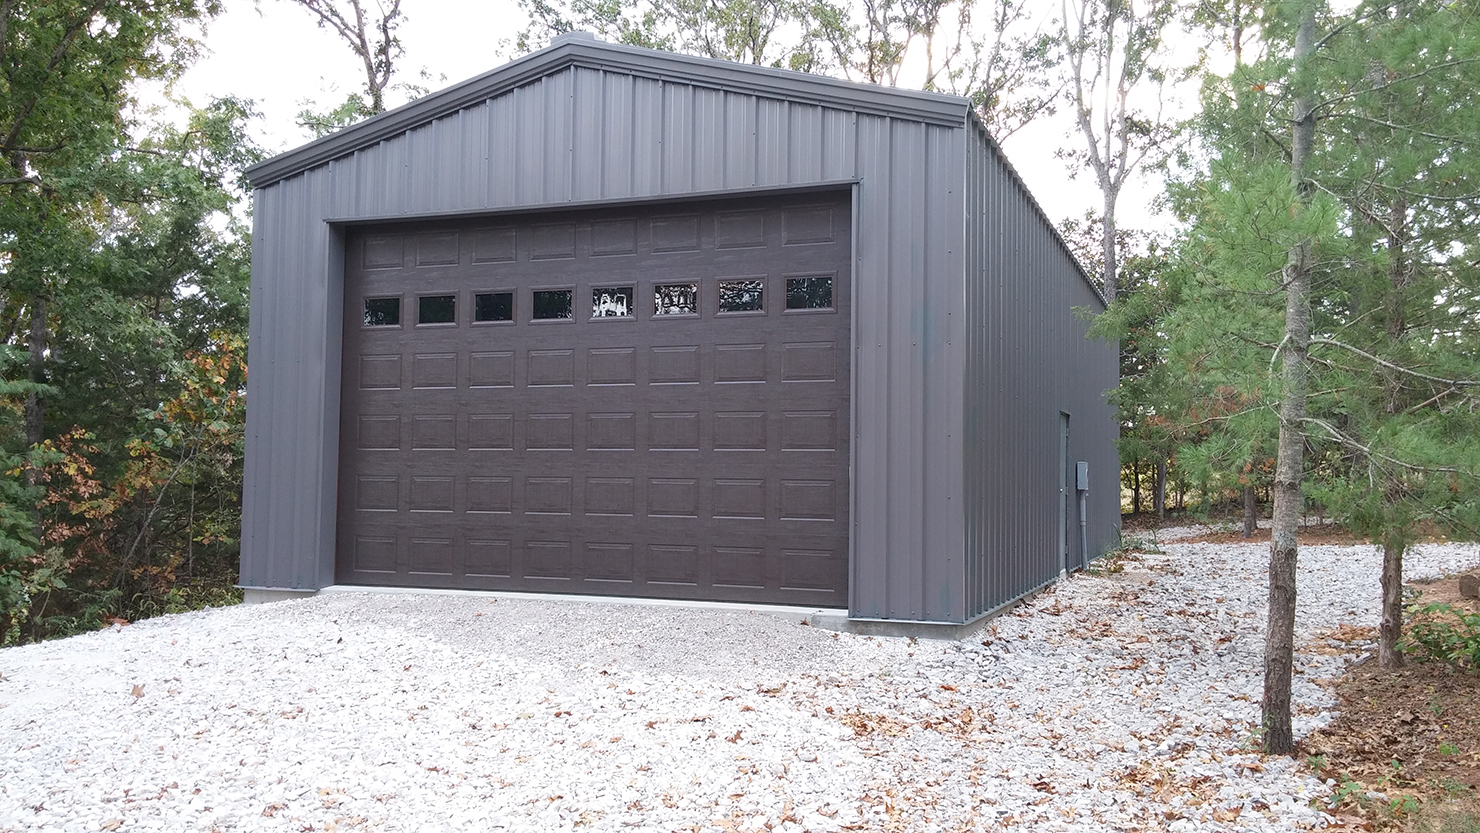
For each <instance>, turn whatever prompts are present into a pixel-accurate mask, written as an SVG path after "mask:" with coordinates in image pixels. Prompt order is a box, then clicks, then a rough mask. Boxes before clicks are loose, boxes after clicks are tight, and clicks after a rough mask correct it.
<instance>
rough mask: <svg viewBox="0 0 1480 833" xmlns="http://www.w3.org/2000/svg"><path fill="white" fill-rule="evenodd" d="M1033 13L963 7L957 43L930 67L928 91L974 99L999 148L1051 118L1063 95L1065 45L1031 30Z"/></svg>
mask: <svg viewBox="0 0 1480 833" xmlns="http://www.w3.org/2000/svg"><path fill="white" fill-rule="evenodd" d="M1033 8H1034V7H1033V6H1032V5H1031V4H1030V3H1029V2H1028V1H1027V0H978V2H961V3H959V4H958V6H957V20H956V27H955V30H956V37H955V40H954V42H953V43H952V44H951V45H950V46H949V48H948V49H946V50H945V51H944V53H943V54H942V55H941V57H940V59H939V61H938V69H937V68H936V67H937V61H936V60H935V53H934V50H932V51H931V53H930V60H928V61H927V73H926V78H925V84H924V86H925V89H927V90H935V89H938V90H941V91H944V92H949V93H954V94H956V95H960V96H964V97H966V98H969V99H971V103H972V108H973V109H974V110H975V111H976V114H977V115H978V116H979V117H980V118H981V120H982V123H983V124H985V125H986V126H987V131H988V132H989V133H990V134H991V135H992V137H993V138H995V139H997V141H999V142H1001V141H1005V140H1007V138H1008V137H1010V136H1012V135H1013V134H1014V133H1017V132H1018V131H1019V130H1021V129H1022V128H1024V127H1026V126H1027V125H1028V124H1029V123H1030V122H1032V121H1033V120H1034V119H1038V118H1043V117H1045V116H1048V115H1051V114H1053V113H1054V112H1055V109H1056V107H1057V104H1058V102H1059V99H1060V97H1061V96H1062V94H1063V85H1062V83H1060V82H1059V79H1058V78H1057V73H1056V72H1055V69H1056V67H1057V64H1058V62H1059V61H1060V60H1061V59H1062V57H1063V54H1062V43H1061V41H1060V40H1059V39H1058V38H1056V37H1054V35H1053V34H1052V33H1050V32H1046V31H1043V30H1042V29H1041V28H1037V27H1035V26H1033V25H1032V18H1031V15H1030V12H1031V11H1032V10H1033ZM983 12H985V15H983V14H982V13H983ZM932 40H933V39H932Z"/></svg>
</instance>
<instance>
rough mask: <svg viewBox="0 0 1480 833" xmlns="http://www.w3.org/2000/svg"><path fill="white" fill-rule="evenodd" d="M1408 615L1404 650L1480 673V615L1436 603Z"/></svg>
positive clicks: (1413, 608) (1413, 609)
mask: <svg viewBox="0 0 1480 833" xmlns="http://www.w3.org/2000/svg"><path fill="white" fill-rule="evenodd" d="M1408 615H1409V625H1408V634H1407V636H1406V638H1405V639H1404V640H1403V642H1402V643H1400V645H1399V648H1400V650H1402V651H1403V652H1405V653H1407V654H1411V655H1412V656H1414V657H1416V658H1418V659H1420V660H1424V661H1427V662H1438V663H1443V664H1445V665H1453V666H1455V667H1457V668H1461V669H1464V670H1466V671H1470V672H1475V671H1480V614H1477V613H1469V612H1467V611H1464V610H1460V609H1458V608H1456V607H1454V606H1453V605H1449V604H1444V603H1441V602H1435V603H1431V604H1426V605H1410V606H1409V608H1408ZM1440 754H1444V751H1443V748H1442V747H1441V748H1440Z"/></svg>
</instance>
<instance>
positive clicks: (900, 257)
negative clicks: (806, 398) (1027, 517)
mask: <svg viewBox="0 0 1480 833" xmlns="http://www.w3.org/2000/svg"><path fill="white" fill-rule="evenodd" d="M857 118H858V120H857V135H858V140H857V151H856V153H857V159H858V177H859V180H860V182H859V191H858V193H859V197H858V200H859V204H860V211H859V221H858V231H857V237H856V246H857V250H858V261H857V266H856V270H857V271H856V274H855V278H854V280H855V283H854V286H855V287H856V291H855V296H854V297H855V305H856V310H857V312H856V319H855V321H856V325H855V330H854V332H855V335H854V341H855V345H856V348H857V349H856V352H855V354H854V355H855V358H854V366H853V367H854V369H853V372H854V378H855V380H856V381H855V391H856V396H855V406H854V418H855V424H854V452H853V454H854V459H853V466H854V489H855V499H854V500H855V502H854V507H855V509H854V515H853V517H854V543H853V546H854V578H855V580H854V586H853V588H852V594H853V613H854V615H856V616H861V617H868V618H879V619H910V620H925V621H962V616H963V615H964V593H963V592H962V580H963V573H962V561H963V559H962V552H963V549H964V538H963V535H964V527H963V519H964V518H963V515H962V511H961V499H960V497H961V495H960V490H961V476H960V468H959V463H958V462H955V461H956V460H959V458H960V451H959V446H956V445H954V444H955V443H956V442H958V441H959V438H960V436H961V419H962V413H963V409H962V405H961V400H960V396H961V388H962V384H961V381H960V379H961V374H962V372H963V365H964V351H962V350H961V349H960V347H959V344H958V342H957V341H956V340H955V328H956V326H957V325H956V321H955V320H954V319H953V315H955V314H956V313H957V312H958V311H959V309H958V308H959V305H960V303H961V293H962V292H963V286H962V261H961V260H960V257H959V254H958V252H959V249H960V242H961V239H960V235H961V229H962V227H963V219H962V213H961V203H960V181H961V177H962V171H963V167H962V166H963V164H964V149H965V148H964V139H963V138H962V133H963V132H964V131H961V130H952V129H949V128H942V127H933V126H928V125H924V124H921V123H918V122H911V121H903V120H898V119H887V118H880V117H875V116H861V117H857ZM880 209H882V210H880Z"/></svg>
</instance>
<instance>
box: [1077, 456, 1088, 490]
mask: <svg viewBox="0 0 1480 833" xmlns="http://www.w3.org/2000/svg"><path fill="white" fill-rule="evenodd" d="M1074 488H1076V489H1078V490H1079V491H1081V492H1088V491H1089V463H1086V462H1085V461H1083V460H1080V461H1079V462H1077V463H1075V464H1074Z"/></svg>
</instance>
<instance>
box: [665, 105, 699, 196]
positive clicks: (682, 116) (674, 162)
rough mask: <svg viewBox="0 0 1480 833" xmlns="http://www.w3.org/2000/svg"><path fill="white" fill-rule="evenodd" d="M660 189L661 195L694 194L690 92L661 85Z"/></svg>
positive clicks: (692, 121) (692, 123)
mask: <svg viewBox="0 0 1480 833" xmlns="http://www.w3.org/2000/svg"><path fill="white" fill-rule="evenodd" d="M661 122H662V125H663V185H662V188H663V190H662V192H663V193H665V194H675V193H676V194H682V193H686V192H688V191H692V190H694V88H693V87H691V86H689V85H688V84H664V85H663V114H662V117H661Z"/></svg>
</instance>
